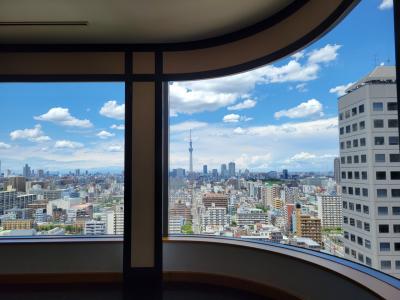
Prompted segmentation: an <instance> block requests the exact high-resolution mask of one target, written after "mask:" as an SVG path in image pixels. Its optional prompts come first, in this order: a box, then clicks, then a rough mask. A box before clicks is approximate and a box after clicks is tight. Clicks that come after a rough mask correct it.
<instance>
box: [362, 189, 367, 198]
mask: <svg viewBox="0 0 400 300" xmlns="http://www.w3.org/2000/svg"><path fill="white" fill-rule="evenodd" d="M362 195H363V196H364V197H368V189H367V188H363V189H362Z"/></svg>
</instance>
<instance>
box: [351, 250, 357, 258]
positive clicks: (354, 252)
mask: <svg viewBox="0 0 400 300" xmlns="http://www.w3.org/2000/svg"><path fill="white" fill-rule="evenodd" d="M351 256H353V257H354V258H356V250H353V249H352V250H351Z"/></svg>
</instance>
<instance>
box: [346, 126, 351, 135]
mask: <svg viewBox="0 0 400 300" xmlns="http://www.w3.org/2000/svg"><path fill="white" fill-rule="evenodd" d="M346 133H350V125H348V126H346Z"/></svg>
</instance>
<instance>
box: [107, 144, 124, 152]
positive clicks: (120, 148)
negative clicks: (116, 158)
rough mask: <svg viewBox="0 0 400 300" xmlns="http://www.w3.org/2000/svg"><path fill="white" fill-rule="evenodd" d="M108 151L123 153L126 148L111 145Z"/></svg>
mask: <svg viewBox="0 0 400 300" xmlns="http://www.w3.org/2000/svg"><path fill="white" fill-rule="evenodd" d="M107 151H109V152H121V151H124V147H123V146H121V145H110V146H108V147H107Z"/></svg>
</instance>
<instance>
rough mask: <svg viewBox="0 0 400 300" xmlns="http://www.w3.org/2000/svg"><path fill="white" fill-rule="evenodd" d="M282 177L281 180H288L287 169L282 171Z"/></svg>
mask: <svg viewBox="0 0 400 300" xmlns="http://www.w3.org/2000/svg"><path fill="white" fill-rule="evenodd" d="M282 177H283V179H288V178H289V172H288V170H287V169H283V171H282Z"/></svg>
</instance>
